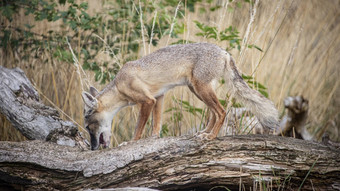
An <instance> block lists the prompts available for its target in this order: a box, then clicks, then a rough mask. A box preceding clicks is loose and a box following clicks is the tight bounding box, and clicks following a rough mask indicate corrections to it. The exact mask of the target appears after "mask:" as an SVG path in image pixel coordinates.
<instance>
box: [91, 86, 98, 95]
mask: <svg viewBox="0 0 340 191" xmlns="http://www.w3.org/2000/svg"><path fill="white" fill-rule="evenodd" d="M90 94H91V95H92V96H93V97H97V95H98V94H99V91H98V90H97V89H96V88H95V87H93V86H91V87H90Z"/></svg>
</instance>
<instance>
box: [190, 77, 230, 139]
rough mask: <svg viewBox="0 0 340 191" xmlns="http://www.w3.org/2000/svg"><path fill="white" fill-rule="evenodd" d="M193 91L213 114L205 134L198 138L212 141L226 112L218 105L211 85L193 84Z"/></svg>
mask: <svg viewBox="0 0 340 191" xmlns="http://www.w3.org/2000/svg"><path fill="white" fill-rule="evenodd" d="M193 89H194V91H195V92H196V94H197V95H198V96H199V98H201V99H202V101H203V102H204V103H205V104H206V105H207V106H208V107H209V109H210V110H211V112H212V113H213V115H212V119H211V121H210V122H209V124H208V126H207V128H206V132H204V133H202V134H200V135H199V136H198V137H200V138H202V139H214V138H215V137H216V136H217V134H218V132H219V131H220V129H221V126H222V125H223V123H224V120H225V116H226V112H225V110H224V109H223V107H222V105H221V104H220V102H219V100H218V98H217V96H216V94H215V92H214V90H213V88H212V87H211V84H209V83H201V82H195V83H193ZM213 116H214V117H213Z"/></svg>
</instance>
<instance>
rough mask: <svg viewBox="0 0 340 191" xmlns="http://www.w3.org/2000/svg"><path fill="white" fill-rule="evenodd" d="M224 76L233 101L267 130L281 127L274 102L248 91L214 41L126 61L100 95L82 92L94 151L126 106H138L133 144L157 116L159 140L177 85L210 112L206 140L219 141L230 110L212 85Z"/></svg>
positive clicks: (155, 127) (105, 142)
mask: <svg viewBox="0 0 340 191" xmlns="http://www.w3.org/2000/svg"><path fill="white" fill-rule="evenodd" d="M220 77H224V79H225V84H226V85H227V88H229V89H230V90H231V93H232V95H233V97H235V98H236V99H238V100H239V101H241V102H242V103H243V104H245V106H246V107H247V108H249V109H250V110H251V111H252V113H253V114H254V115H255V116H256V117H257V118H258V119H259V121H260V123H261V125H262V126H263V127H264V128H265V129H266V131H265V132H267V133H268V132H270V130H272V129H275V128H277V127H278V111H277V110H276V109H275V107H274V105H273V103H272V102H271V101H270V100H268V99H267V98H265V97H264V96H262V95H261V94H260V93H259V92H257V91H256V90H253V89H251V88H249V86H248V85H247V83H246V82H245V81H244V80H243V79H242V77H241V76H240V74H239V72H238V70H237V67H236V65H235V61H234V59H233V58H232V57H231V56H230V54H229V53H228V52H226V51H225V50H223V49H222V48H220V47H218V46H216V45H214V44H209V43H194V44H185V45H172V46H168V47H165V48H162V49H159V50H157V51H155V52H153V53H151V54H149V55H147V56H145V57H142V58H141V59H139V60H136V61H131V62H127V63H126V64H125V65H124V66H123V67H122V68H121V70H120V71H119V72H118V73H117V75H116V77H115V79H114V80H113V81H111V82H110V83H109V84H108V85H107V86H106V87H105V88H104V89H103V90H102V91H101V92H98V91H97V90H96V89H95V88H93V87H91V88H90V93H87V92H83V93H82V97H83V100H84V102H85V110H84V111H85V112H84V116H85V126H86V129H87V130H88V132H89V133H90V138H91V149H92V150H96V149H98V147H99V145H100V144H103V146H104V147H107V146H108V145H109V143H110V136H111V123H112V119H113V117H114V115H115V114H116V113H117V112H118V111H119V110H120V109H121V108H123V107H125V106H129V105H134V104H139V105H140V113H139V117H138V122H137V126H136V129H135V134H134V138H133V140H138V139H140V138H141V135H142V132H143V130H144V126H145V124H146V122H147V120H148V118H149V116H150V114H151V112H152V115H153V120H152V124H153V130H152V135H153V136H159V133H160V128H161V114H162V104H163V97H164V94H165V93H166V92H167V91H168V90H170V89H172V88H174V87H176V86H184V85H186V86H188V87H189V89H190V90H191V91H192V92H193V93H194V94H195V95H196V96H197V97H198V98H199V99H200V100H201V101H203V102H204V103H205V104H206V105H207V106H208V108H209V109H210V112H211V115H210V116H211V117H210V120H209V122H208V124H207V126H206V128H205V129H204V130H203V131H202V132H200V133H199V134H198V137H200V138H201V139H214V138H215V137H216V136H217V134H218V132H219V130H220V128H221V126H222V125H223V122H224V119H225V116H226V111H225V110H224V109H223V107H222V105H221V104H220V102H219V100H218V98H217V96H216V94H215V92H214V89H213V84H214V83H215V81H216V80H219V78H220Z"/></svg>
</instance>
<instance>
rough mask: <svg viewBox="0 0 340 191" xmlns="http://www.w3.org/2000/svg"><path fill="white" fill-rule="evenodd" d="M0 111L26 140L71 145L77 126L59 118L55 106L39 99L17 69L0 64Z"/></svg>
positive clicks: (23, 74)
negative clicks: (49, 141) (50, 105)
mask: <svg viewBox="0 0 340 191" xmlns="http://www.w3.org/2000/svg"><path fill="white" fill-rule="evenodd" d="M0 92H1V94H0V113H2V114H3V115H4V116H6V118H7V119H8V120H9V121H10V122H11V123H12V125H13V126H14V127H15V128H16V129H18V130H19V131H20V132H21V133H22V134H23V135H24V136H25V137H26V138H28V139H29V140H51V141H53V142H58V143H59V144H67V145H71V146H74V145H76V144H77V141H74V137H75V136H76V134H77V127H76V126H75V125H74V124H73V123H72V122H69V121H63V120H61V119H60V117H59V113H58V111H57V110H56V109H54V108H52V107H49V106H46V105H44V104H43V103H41V101H40V98H39V94H38V92H37V91H36V90H35V88H34V87H33V85H32V84H31V82H30V81H29V80H28V79H27V77H26V75H25V73H24V72H23V71H22V70H21V69H19V68H14V69H8V68H4V67H2V66H0Z"/></svg>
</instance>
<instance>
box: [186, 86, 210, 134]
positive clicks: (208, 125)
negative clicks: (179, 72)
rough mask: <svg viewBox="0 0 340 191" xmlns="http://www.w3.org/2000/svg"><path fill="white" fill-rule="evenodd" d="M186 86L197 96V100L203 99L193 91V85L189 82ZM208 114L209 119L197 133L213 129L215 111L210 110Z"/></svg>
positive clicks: (208, 131)
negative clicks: (204, 126)
mask: <svg viewBox="0 0 340 191" xmlns="http://www.w3.org/2000/svg"><path fill="white" fill-rule="evenodd" d="M188 87H189V89H190V91H191V92H192V93H193V94H195V95H196V97H197V98H198V99H199V100H201V101H203V99H202V98H201V97H200V95H199V94H198V93H196V92H195V89H194V87H193V86H192V85H191V84H190V85H188ZM203 102H204V101H203ZM209 115H210V118H209V121H208V124H207V126H206V128H205V129H203V130H202V131H200V132H198V133H197V135H199V134H202V133H210V132H211V130H212V129H213V127H214V125H215V122H216V116H215V113H214V112H212V111H211V110H210V114H209Z"/></svg>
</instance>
